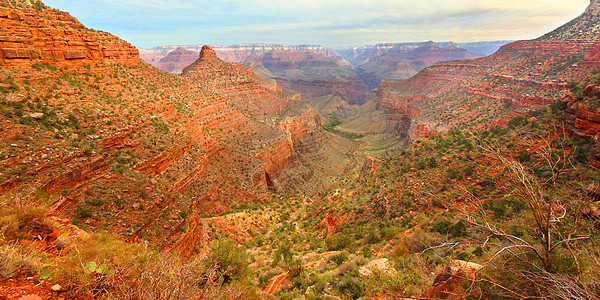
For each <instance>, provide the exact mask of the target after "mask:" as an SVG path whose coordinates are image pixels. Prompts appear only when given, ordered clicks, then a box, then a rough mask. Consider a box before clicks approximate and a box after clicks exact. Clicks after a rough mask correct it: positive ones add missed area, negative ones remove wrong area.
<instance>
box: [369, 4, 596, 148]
mask: <svg viewBox="0 0 600 300" xmlns="http://www.w3.org/2000/svg"><path fill="white" fill-rule="evenodd" d="M597 14H598V8H597V7H596V3H595V2H592V4H591V5H590V6H589V8H588V9H587V10H586V12H585V13H584V14H582V15H581V16H580V17H578V18H577V19H575V20H573V21H571V22H569V23H567V24H566V25H564V26H562V27H560V28H558V29H557V30H555V31H553V32H552V33H549V34H548V35H545V36H544V37H541V38H539V39H536V40H528V41H518V42H513V43H510V44H507V45H504V46H502V47H501V48H500V50H498V51H497V52H496V53H494V54H492V55H490V56H487V57H483V58H478V59H467V60H460V61H451V62H442V63H437V64H435V65H433V66H430V67H427V68H425V69H423V70H421V71H420V72H419V73H418V74H416V75H415V76H413V77H411V78H410V79H405V80H385V81H383V82H382V84H381V86H380V87H379V89H378V91H377V97H376V99H375V102H376V103H377V107H378V108H380V109H383V110H385V111H386V113H387V115H388V118H390V119H396V120H402V122H403V124H406V123H409V124H410V125H409V126H407V130H406V134H407V135H408V136H410V137H411V138H412V139H416V138H419V137H424V136H428V135H431V134H433V133H436V132H444V131H448V130H450V129H454V128H456V129H468V130H478V129H483V128H488V127H489V126H504V125H506V124H507V122H508V120H510V118H511V117H515V116H522V115H526V114H527V113H528V112H530V111H532V110H535V109H537V108H539V107H542V106H543V105H548V104H550V103H553V102H556V101H560V100H561V98H562V97H563V96H564V95H565V94H566V93H567V84H568V83H569V80H582V79H583V78H585V77H587V76H589V74H591V72H592V70H594V69H596V68H597V67H598V66H600V61H599V60H598V57H597V56H596V54H597V53H598V45H599V44H598V39H597V32H596V31H595V30H596V29H595V28H597V27H598V24H599V23H598V22H599V21H598V18H597Z"/></svg>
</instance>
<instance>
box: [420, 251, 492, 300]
mask: <svg viewBox="0 0 600 300" xmlns="http://www.w3.org/2000/svg"><path fill="white" fill-rule="evenodd" d="M481 268H483V266H482V265H479V264H476V263H472V262H467V261H462V260H453V261H451V262H450V263H448V265H447V266H446V267H444V269H443V270H442V272H440V273H439V274H438V275H437V277H436V278H435V281H434V282H433V287H431V288H430V289H428V290H427V291H425V293H423V295H421V297H423V298H428V299H463V298H464V297H463V295H462V286H463V284H464V283H465V282H467V281H472V280H475V276H476V274H477V271H479V270H481Z"/></svg>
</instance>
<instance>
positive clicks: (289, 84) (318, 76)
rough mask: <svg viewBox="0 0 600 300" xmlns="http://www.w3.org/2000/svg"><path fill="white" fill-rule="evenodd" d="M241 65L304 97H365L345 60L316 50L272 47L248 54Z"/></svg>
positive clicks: (351, 100) (354, 101) (353, 100)
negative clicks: (245, 65)
mask: <svg viewBox="0 0 600 300" xmlns="http://www.w3.org/2000/svg"><path fill="white" fill-rule="evenodd" d="M245 64H247V65H249V66H251V67H252V68H253V69H254V70H257V71H258V72H260V75H261V76H263V77H265V78H272V79H275V80H276V81H277V83H278V84H279V86H280V87H281V88H282V89H283V90H285V91H289V92H296V93H300V94H302V97H303V98H304V99H311V98H318V97H324V96H337V97H340V98H341V99H343V100H344V101H347V102H349V103H351V104H362V103H364V102H365V101H366V99H367V94H366V92H367V89H366V87H365V86H364V84H363V83H362V81H361V80H360V79H359V78H358V76H356V74H355V73H354V71H353V70H352V67H351V66H350V64H349V63H347V62H344V61H340V60H337V59H334V58H331V57H327V56H325V55H323V54H320V53H316V52H283V51H279V50H276V51H272V52H268V53H264V54H262V55H260V56H257V57H250V58H248V61H247V62H245ZM261 70H262V71H261Z"/></svg>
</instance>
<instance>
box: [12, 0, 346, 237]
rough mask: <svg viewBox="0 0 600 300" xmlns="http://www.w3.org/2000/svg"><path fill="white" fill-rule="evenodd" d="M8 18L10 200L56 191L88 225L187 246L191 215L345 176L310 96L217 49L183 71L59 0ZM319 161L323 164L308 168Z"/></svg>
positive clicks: (24, 5) (68, 212) (61, 205)
mask: <svg viewBox="0 0 600 300" xmlns="http://www.w3.org/2000/svg"><path fill="white" fill-rule="evenodd" d="M19 6H20V7H19ZM0 22H1V24H2V28H5V29H6V30H8V31H9V35H7V36H5V37H4V38H3V40H2V42H1V43H0V49H1V53H2V54H1V56H0V59H1V63H2V78H1V79H2V81H1V82H0V87H1V88H2V91H3V93H2V99H3V100H2V105H1V107H0V108H1V109H2V112H3V117H2V129H1V135H0V136H1V137H2V143H1V145H0V153H2V155H1V159H2V160H1V162H0V167H1V170H2V171H1V174H0V177H1V178H0V189H1V191H2V193H3V195H6V197H7V198H6V199H22V200H18V201H26V199H31V198H32V197H35V195H36V194H39V193H46V194H49V195H57V197H58V199H59V201H58V202H56V203H54V204H53V205H55V210H56V212H57V213H59V214H60V215H62V216H66V217H74V216H80V217H81V216H84V217H83V218H81V219H80V220H81V222H84V226H86V227H88V228H100V227H102V228H105V229H106V230H108V231H110V232H113V233H117V234H120V235H123V236H126V237H128V239H130V240H140V239H144V240H153V241H156V240H162V238H159V236H160V234H161V233H162V234H168V235H169V236H171V237H172V240H169V241H163V242H168V243H175V244H177V245H179V244H180V243H181V242H179V244H178V243H177V241H178V240H185V239H186V238H185V236H186V233H183V234H182V233H181V232H179V231H178V230H179V229H178V228H180V227H179V226H181V222H182V221H183V220H184V219H182V217H181V216H183V215H189V216H192V215H205V214H211V213H220V212H224V211H227V210H229V209H231V207H235V206H237V205H240V204H242V203H247V202H250V203H252V202H261V201H264V200H265V199H266V198H267V195H268V191H269V190H272V191H281V192H283V191H286V190H289V189H290V188H292V187H293V188H294V189H295V190H302V191H304V192H303V193H305V194H306V195H307V196H309V197H312V196H315V195H318V194H319V193H321V192H323V191H324V190H325V188H326V186H329V185H330V183H327V182H328V180H329V179H328V178H329V177H336V176H339V171H337V170H335V168H333V167H327V166H328V165H330V163H329V162H328V159H337V158H338V157H340V156H342V154H336V153H337V152H336V151H337V150H331V149H330V147H329V146H328V143H329V142H328V140H329V139H328V137H327V134H326V133H325V131H324V130H323V127H322V126H321V121H320V118H319V116H318V115H317V114H315V112H314V111H313V109H312V106H311V104H309V103H305V102H302V101H300V97H299V96H298V95H296V94H292V93H287V92H283V91H282V90H281V88H280V87H279V86H278V85H277V83H276V82H275V81H274V80H270V79H263V78H261V77H258V76H257V75H255V73H254V71H252V69H250V68H248V67H246V66H243V65H241V64H236V63H226V62H224V61H222V60H220V59H219V58H218V57H217V56H216V52H215V51H214V50H213V49H212V48H211V47H208V46H204V47H202V49H201V51H200V53H199V54H195V53H194V55H193V56H194V57H195V60H196V61H195V62H194V63H193V64H192V65H191V66H187V68H185V69H184V70H183V75H180V76H179V75H172V74H168V73H164V72H162V71H160V70H158V69H156V68H154V67H152V66H150V65H148V64H147V63H145V62H143V61H142V60H140V59H139V56H138V50H137V49H136V48H135V47H133V46H131V44H129V43H127V42H124V41H122V40H120V39H118V38H116V37H114V36H112V35H110V34H108V33H103V32H98V31H94V30H90V29H87V28H85V27H84V26H83V25H82V24H81V23H79V22H78V21H77V20H76V19H75V18H73V17H71V16H70V15H68V14H67V13H64V12H61V11H58V10H55V9H51V8H47V7H42V8H41V9H39V10H38V9H33V8H32V6H31V4H29V3H28V2H27V1H25V2H19V4H18V6H17V7H15V6H12V5H9V4H3V6H2V7H0ZM7 34H8V33H7ZM188 54H190V53H189V52H188V53H186V52H182V53H181V56H188V57H190V56H191V55H188ZM342 151H343V150H342ZM316 158H319V161H320V162H321V164H323V165H327V166H326V167H323V168H320V169H319V170H317V171H313V170H310V171H307V170H308V169H311V168H312V167H310V166H312V165H314V163H312V162H311V161H312V160H315V159H316ZM346 160H347V159H346ZM336 161H338V162H340V163H344V162H343V161H345V160H344V158H340V159H339V160H336ZM296 170H297V171H296ZM290 174H299V175H297V176H292V175H290ZM109 187H111V188H109ZM3 199H4V198H3ZM90 211H91V214H90V215H88V213H87V212H90ZM192 219H193V220H196V221H198V220H199V219H198V218H192ZM198 222H200V221H198ZM126 224H130V225H131V226H126ZM196 225H197V224H196ZM186 226H189V227H190V228H191V227H194V226H193V224H189V223H188V224H186ZM188 235H189V234H188ZM187 246H190V245H187ZM187 246H186V247H187ZM200 246H202V245H200ZM200 246H199V247H200ZM182 247H183V246H182Z"/></svg>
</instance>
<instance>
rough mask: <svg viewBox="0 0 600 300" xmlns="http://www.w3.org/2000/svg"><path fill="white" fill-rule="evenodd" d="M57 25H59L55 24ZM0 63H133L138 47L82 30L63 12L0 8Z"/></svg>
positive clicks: (11, 65) (75, 64)
mask: <svg viewBox="0 0 600 300" xmlns="http://www.w3.org/2000/svg"><path fill="white" fill-rule="evenodd" d="M57 25H59V26H57ZM0 27H1V28H3V31H2V33H1V34H2V36H0V63H1V64H2V65H3V66H10V67H13V68H28V67H30V66H31V64H32V62H38V63H50V64H52V65H56V66H60V67H72V66H80V65H83V64H95V63H98V62H100V61H102V62H110V63H122V64H127V65H135V64H138V63H139V56H138V50H137V49H136V48H135V47H133V46H132V45H131V44H130V43H127V42H125V41H123V40H121V39H119V38H117V37H115V36H112V35H110V34H108V33H105V32H100V31H92V30H89V29H86V28H84V27H83V25H81V23H79V22H78V21H77V19H75V18H73V17H71V16H70V15H68V14H67V13H64V12H61V11H58V10H55V9H50V8H44V9H43V10H41V11H33V10H25V11H23V10H16V9H12V8H10V7H6V6H5V7H0Z"/></svg>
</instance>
